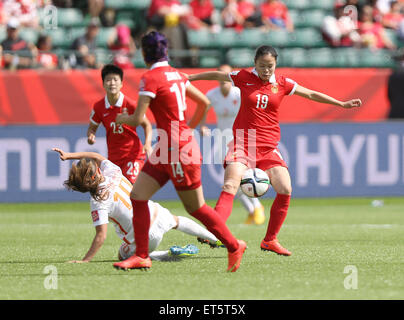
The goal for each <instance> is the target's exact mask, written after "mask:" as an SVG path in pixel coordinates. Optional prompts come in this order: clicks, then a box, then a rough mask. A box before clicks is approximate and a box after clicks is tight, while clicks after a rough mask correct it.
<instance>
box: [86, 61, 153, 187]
mask: <svg viewBox="0 0 404 320" xmlns="http://www.w3.org/2000/svg"><path fill="white" fill-rule="evenodd" d="M101 78H102V83H103V86H104V89H105V92H106V95H105V97H104V98H102V99H101V100H99V101H97V102H96V103H95V104H94V107H93V111H92V112H91V116H90V124H89V126H88V130H87V138H88V139H87V141H88V143H89V144H94V142H95V134H96V132H97V129H98V126H99V125H100V124H101V123H102V124H103V125H104V127H105V130H106V136H107V146H108V159H109V160H110V161H112V162H113V163H115V164H116V165H117V166H119V167H120V168H121V170H122V173H123V175H124V176H125V177H126V178H127V179H128V180H129V181H130V182H131V183H132V184H133V183H134V182H135V180H136V178H137V176H138V174H139V172H140V170H141V169H142V167H143V165H144V162H145V160H146V153H150V152H151V138H152V126H151V124H150V122H149V120H147V118H146V117H144V118H143V119H142V121H141V123H140V125H141V126H142V127H143V129H144V131H145V145H144V146H143V144H142V141H140V139H139V137H138V135H137V133H136V128H133V127H130V126H127V125H123V124H117V123H116V122H115V117H116V115H117V114H119V113H128V114H133V113H134V112H135V109H136V105H135V102H134V101H133V100H131V99H129V98H128V97H127V96H125V95H124V94H123V93H122V92H121V89H122V86H123V71H122V69H121V68H119V67H117V66H115V65H112V64H108V65H105V66H104V68H103V69H102V70H101Z"/></svg>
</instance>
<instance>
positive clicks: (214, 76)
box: [186, 71, 231, 82]
mask: <svg viewBox="0 0 404 320" xmlns="http://www.w3.org/2000/svg"><path fill="white" fill-rule="evenodd" d="M186 76H187V77H188V80H189V81H197V80H217V81H228V82H231V80H230V76H229V73H228V72H223V71H207V72H201V73H195V74H189V75H186Z"/></svg>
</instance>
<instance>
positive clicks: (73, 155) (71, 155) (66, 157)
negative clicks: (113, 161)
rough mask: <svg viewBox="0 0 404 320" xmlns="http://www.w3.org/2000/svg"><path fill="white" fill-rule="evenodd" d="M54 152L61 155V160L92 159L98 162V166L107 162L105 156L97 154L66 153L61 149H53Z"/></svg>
mask: <svg viewBox="0 0 404 320" xmlns="http://www.w3.org/2000/svg"><path fill="white" fill-rule="evenodd" d="M52 150H53V151H55V152H57V153H59V155H60V160H62V161H65V160H75V159H82V158H90V159H94V160H95V161H97V164H98V165H100V163H101V161H103V160H106V159H107V158H105V157H104V156H102V155H100V154H99V153H97V152H86V151H84V152H65V151H63V150H62V149H59V148H52Z"/></svg>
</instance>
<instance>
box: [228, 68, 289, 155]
mask: <svg viewBox="0 0 404 320" xmlns="http://www.w3.org/2000/svg"><path fill="white" fill-rule="evenodd" d="M230 79H231V81H232V83H233V85H234V86H236V87H238V88H240V92H241V105H240V110H239V112H238V114H237V117H236V119H235V120H234V123H233V136H234V137H236V132H237V129H239V130H240V129H242V130H244V143H245V142H246V141H248V143H249V144H250V143H252V142H253V143H254V144H255V146H256V147H270V148H276V147H277V146H278V143H279V140H280V138H281V131H280V128H279V107H280V104H281V102H282V99H283V97H284V96H285V95H292V94H293V93H294V92H295V90H296V86H297V84H296V82H295V81H293V80H291V79H288V78H285V77H283V76H275V74H273V75H272V77H271V78H270V80H269V81H268V82H264V81H262V80H261V79H260V78H259V76H258V73H257V72H256V71H255V69H253V70H252V71H247V70H245V69H242V70H241V71H235V72H231V73H230ZM248 129H250V130H251V129H253V130H255V136H253V133H252V132H253V131H250V134H249V133H248ZM254 141H255V142H254Z"/></svg>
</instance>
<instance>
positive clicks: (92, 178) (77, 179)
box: [63, 158, 108, 201]
mask: <svg viewBox="0 0 404 320" xmlns="http://www.w3.org/2000/svg"><path fill="white" fill-rule="evenodd" d="M97 170H98V165H97V163H96V162H95V161H94V160H93V159H87V158H83V159H80V160H79V161H77V162H76V163H73V164H72V167H71V168H70V171H69V179H67V180H66V181H65V182H64V183H63V184H64V186H65V187H66V188H67V189H68V190H74V191H79V192H82V193H86V192H89V193H90V195H91V196H92V197H93V198H94V200H96V201H99V200H106V199H107V198H108V192H105V188H100V186H99V185H100V184H101V182H103V181H104V177H103V176H102V175H97Z"/></svg>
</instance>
